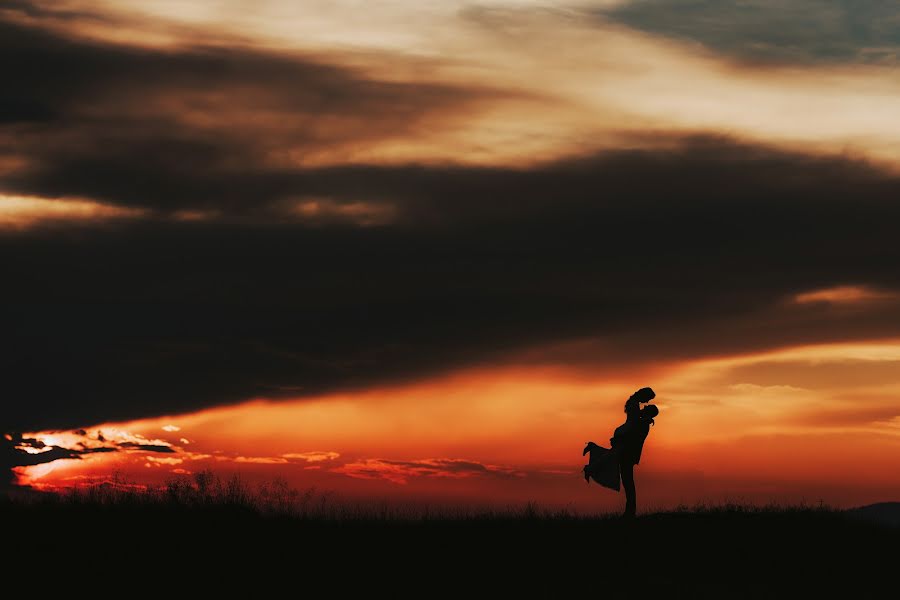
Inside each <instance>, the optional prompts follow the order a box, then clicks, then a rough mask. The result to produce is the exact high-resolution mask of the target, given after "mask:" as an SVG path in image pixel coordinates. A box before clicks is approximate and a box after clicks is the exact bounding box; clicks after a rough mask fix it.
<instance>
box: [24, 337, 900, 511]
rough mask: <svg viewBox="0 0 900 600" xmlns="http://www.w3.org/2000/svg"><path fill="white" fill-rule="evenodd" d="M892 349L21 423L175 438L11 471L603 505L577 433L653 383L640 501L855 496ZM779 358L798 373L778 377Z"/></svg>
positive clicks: (477, 378)
mask: <svg viewBox="0 0 900 600" xmlns="http://www.w3.org/2000/svg"><path fill="white" fill-rule="evenodd" d="M897 361H900V340H881V341H873V342H855V343H847V344H820V345H813V346H800V347H793V348H786V349H781V350H775V351H768V352H761V353H755V354H749V355H742V356H732V357H721V358H714V359H703V360H696V361H689V362H685V363H680V364H676V365H669V366H666V367H665V368H660V369H654V370H647V371H645V372H644V373H643V374H642V375H636V374H632V375H631V376H629V377H626V378H623V380H616V379H613V378H609V377H604V378H602V379H592V378H591V377H590V376H589V374H585V373H578V374H577V376H573V373H572V372H571V368H567V367H553V366H546V367H538V368H535V367H527V368H525V367H516V366H509V367H497V368H483V369H470V370H466V371H461V372H457V373H453V374H450V375H447V376H442V377H437V378H433V379H430V380H427V381H423V382H420V383H413V384H408V385H401V386H393V387H385V388H378V389H371V390H365V391H359V392H347V393H337V394H328V395H323V396H319V397H315V398H305V399H297V400H286V401H278V402H273V401H266V400H254V401H251V402H247V403H244V404H240V405H236V406H229V407H218V408H211V409H207V410H202V411H198V412H196V413H191V414H184V415H170V416H165V417H157V418H152V419H143V420H139V421H132V422H129V423H114V424H103V425H99V426H96V427H91V428H87V430H86V431H85V435H79V434H77V433H72V432H65V433H60V432H56V433H40V432H39V433H34V434H28V436H26V437H29V436H30V437H34V438H36V439H38V440H41V441H43V442H44V443H47V444H53V445H66V444H68V445H70V446H71V445H73V444H81V445H82V446H83V447H93V446H97V445H100V444H101V443H100V442H98V441H97V438H98V434H100V436H102V439H105V440H111V439H118V440H132V441H139V442H143V443H154V444H160V445H167V446H171V447H172V448H173V449H174V450H175V452H174V453H171V454H165V455H162V454H153V453H148V452H141V451H128V452H114V453H104V454H91V455H85V456H84V457H82V458H81V459H80V460H65V461H57V462H55V463H51V464H50V465H38V466H36V467H25V468H19V469H18V472H19V474H20V479H21V483H23V484H29V485H33V486H35V487H38V488H44V489H59V488H65V487H71V486H77V485H79V484H82V483H84V482H86V481H91V480H94V479H96V478H98V477H99V478H103V477H104V476H108V474H109V473H111V472H113V471H116V472H118V473H120V475H122V476H123V477H124V478H125V479H126V480H131V481H133V482H136V483H141V484H160V483H162V482H163V481H165V479H166V478H169V477H174V476H190V475H191V474H193V473H194V472H197V471H199V470H203V469H213V470H214V471H217V472H221V473H224V474H227V473H241V474H243V475H244V476H245V477H248V478H249V479H251V480H261V479H265V478H273V477H276V476H283V477H285V478H287V479H288V481H289V482H290V483H291V484H292V485H294V486H296V487H318V488H319V489H331V490H335V491H338V492H341V493H344V494H347V495H351V496H352V495H360V496H371V495H372V494H377V495H383V496H385V497H392V498H415V497H417V496H421V495H431V496H448V497H456V496H461V497H469V498H470V499H472V500H475V499H481V500H483V499H484V498H489V497H491V496H492V495H496V497H498V498H502V499H503V500H504V501H522V502H524V501H527V500H530V499H536V500H538V501H545V502H547V503H548V504H560V503H563V504H565V503H569V504H571V503H574V504H575V505H577V506H579V507H582V508H585V509H591V508H592V507H593V508H598V507H607V508H609V507H614V506H615V505H616V503H617V502H618V500H619V499H618V498H617V497H616V495H615V494H604V492H603V491H602V490H600V489H599V488H597V487H595V486H590V487H587V486H585V484H584V481H583V480H580V468H581V466H582V464H583V459H582V457H581V455H580V453H581V448H582V447H583V444H584V442H586V441H588V440H593V441H596V442H597V443H600V444H607V441H608V437H609V436H610V435H611V433H612V430H613V429H614V428H615V427H616V426H617V425H619V424H620V421H621V420H623V417H624V415H623V414H622V404H623V402H624V399H625V398H627V396H628V395H629V394H630V393H631V392H632V391H633V390H634V389H636V388H637V387H640V386H643V385H652V387H654V389H656V390H657V394H658V395H657V398H656V400H655V401H654V402H655V403H656V404H657V405H658V406H659V407H660V416H659V417H658V418H657V424H656V426H655V427H653V428H652V430H651V434H650V437H649V438H648V441H647V446H646V448H645V454H644V458H643V459H642V463H641V465H640V466H639V467H638V471H637V473H638V475H637V476H638V481H639V490H640V489H641V485H640V482H641V481H642V480H643V481H644V486H643V488H644V492H645V493H644V495H643V496H642V502H643V503H644V504H645V505H647V504H649V505H655V506H666V505H671V504H674V503H681V502H688V503H691V502H698V501H709V500H711V499H716V498H719V499H723V498H736V497H742V498H749V499H752V500H753V501H760V502H764V501H785V500H794V501H796V500H801V499H805V500H809V501H813V500H815V501H818V500H824V501H826V502H829V503H833V504H837V505H844V504H853V503H861V502H868V501H876V500H879V499H881V500H884V499H886V498H889V497H890V495H891V494H893V496H894V497H896V496H897V495H900V483H898V482H897V481H896V478H895V477H894V475H893V474H894V473H896V472H898V469H900V417H898V416H897V415H900V404H898V403H896V402H895V403H893V404H888V405H885V403H884V401H883V398H885V397H897V396H898V395H900V375H898V371H897V369H896V363H897ZM786 368H787V369H788V370H786ZM860 368H862V369H865V370H866V372H867V373H868V374H869V376H872V377H873V382H872V384H871V385H870V386H867V387H860V386H858V385H857V384H855V383H853V382H851V383H850V385H848V386H842V385H840V384H835V383H834V382H833V380H826V386H825V387H819V388H816V387H815V386H814V383H815V375H816V373H826V372H829V371H831V372H834V371H836V370H837V371H840V370H853V369H860ZM791 370H793V371H794V372H797V373H805V375H798V376H797V378H796V379H794V380H791V379H790V377H789V376H788V378H787V379H783V378H784V377H785V373H788V372H791ZM875 375H877V377H875ZM624 379H629V381H625V380H624ZM867 395H869V396H871V399H870V400H868V401H867V400H866V396H867ZM891 448H893V449H896V452H890V451H887V450H888V449H891ZM835 473H840V474H841V476H840V481H839V482H836V481H835V480H834V478H835ZM838 484H840V485H838Z"/></svg>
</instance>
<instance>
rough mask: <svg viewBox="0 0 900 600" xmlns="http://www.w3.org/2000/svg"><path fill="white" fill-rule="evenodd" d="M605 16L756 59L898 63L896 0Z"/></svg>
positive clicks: (744, 2) (615, 11) (714, 6)
mask: <svg viewBox="0 0 900 600" xmlns="http://www.w3.org/2000/svg"><path fill="white" fill-rule="evenodd" d="M597 14H599V15H602V16H603V17H604V18H608V19H612V20H614V21H618V22H621V23H624V24H625V25H628V26H630V27H634V28H636V29H641V30H644V31H649V32H651V33H658V34H661V35H665V36H670V37H675V38H679V39H682V40H688V41H693V42H697V43H699V44H702V45H704V46H707V47H709V48H711V49H713V50H715V51H718V52H723V53H725V54H728V55H731V56H734V57H736V58H738V59H742V60H749V61H775V62H800V63H811V62H823V61H835V62H861V63H883V64H890V65H895V64H897V61H898V58H900V8H898V6H897V3H896V2H892V1H890V0H791V1H790V2H782V1H779V0H635V1H633V2H626V3H623V4H621V5H619V6H615V7H612V8H601V9H598V10H597Z"/></svg>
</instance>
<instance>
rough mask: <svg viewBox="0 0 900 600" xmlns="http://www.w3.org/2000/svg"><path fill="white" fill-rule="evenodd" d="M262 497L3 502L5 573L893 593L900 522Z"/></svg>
mask: <svg viewBox="0 0 900 600" xmlns="http://www.w3.org/2000/svg"><path fill="white" fill-rule="evenodd" d="M273 498H274V497H273ZM268 501H269V502H270V505H269V508H268V509H267V508H265V507H264V506H263V507H262V508H261V506H260V505H259V503H256V502H249V501H247V499H242V498H235V499H231V500H229V499H227V498H224V497H223V498H216V499H212V500H211V499H209V498H206V499H204V498H200V497H194V498H193V500H192V499H191V498H186V497H181V498H178V497H175V496H171V497H169V498H168V499H166V498H164V497H160V498H159V499H157V500H155V501H148V500H147V498H146V497H142V496H140V495H137V496H127V495H126V496H117V497H116V499H115V500H113V501H110V500H109V498H105V499H104V498H100V497H83V498H75V499H73V498H62V499H58V498H36V497H32V498H27V499H24V500H23V499H16V500H0V523H2V528H3V534H4V540H5V541H6V544H5V546H6V548H7V550H12V552H11V553H10V556H9V558H7V559H5V561H4V567H5V568H4V573H5V575H6V577H7V578H12V579H21V580H22V581H28V582H38V583H40V584H41V585H48V584H54V583H55V584H60V583H62V584H63V585H71V586H72V589H73V590H76V589H81V586H83V585H89V586H96V587H97V588H98V591H99V590H101V589H102V590H108V589H109V588H108V587H107V586H111V585H116V586H119V585H125V586H127V588H125V589H128V590H139V589H142V590H144V591H150V592H153V593H165V594H166V595H174V596H176V597H182V596H183V595H186V594H189V593H190V594H192V595H193V594H198V593H199V594H203V597H207V596H210V595H213V594H221V593H228V595H229V597H231V596H232V595H242V596H250V597H253V598H257V597H260V598H261V597H266V596H270V595H274V594H276V593H277V594H278V597H282V596H288V597H317V598H318V597H332V596H337V597H341V596H342V595H345V594H348V593H354V594H357V593H360V594H362V593H365V594H370V595H375V594H377V595H378V597H381V596H385V595H386V597H394V596H398V595H403V596H409V595H415V596H417V597H430V596H447V595H452V596H466V597H470V596H471V597H481V596H482V595H484V594H487V593H492V594H502V595H503V596H504V597H506V596H508V595H512V594H516V595H519V594H528V597H531V596H534V595H537V596H539V597H548V598H557V597H559V598H562V597H566V596H571V595H573V594H577V595H578V597H580V596H582V595H583V596H586V597H596V598H630V597H648V596H655V597H659V598H701V597H707V598H736V597H740V598H780V597H801V598H805V597H827V598H831V597H839V596H845V597H850V598H866V597H875V596H879V597H896V593H897V585H898V584H897V579H896V572H895V571H896V568H897V564H898V562H897V561H898V548H900V546H898V542H900V529H898V528H897V527H894V526H891V525H888V524H884V523H876V522H873V521H869V520H866V519H863V518H859V516H858V515H852V514H850V513H845V512H840V511H832V510H827V509H823V508H789V509H784V508H767V509H754V508H747V507H736V506H725V507H717V508H697V509H691V510H680V511H674V512H664V513H656V514H648V515H643V516H640V517H639V518H637V519H636V520H635V521H633V522H623V521H621V520H620V519H618V518H615V517H593V518H586V517H576V516H573V515H569V514H566V513H565V512H556V513H545V512H542V511H541V510H538V509H535V508H534V507H526V508H521V509H510V510H506V511H499V512H493V513H489V512H470V513H464V512H460V513H454V512H447V511H442V512H440V513H438V514H435V513H434V512H423V511H418V512H408V513H402V512H400V513H398V512H393V511H391V510H384V511H382V510H379V509H377V508H371V507H370V508H362V509H359V508H350V507H340V506H328V507H326V506H325V504H324V503H322V504H316V500H315V498H312V499H310V498H308V497H307V498H305V499H303V498H297V497H291V498H287V499H285V498H281V499H278V498H275V499H272V498H270V499H269V500H268ZM303 502H305V504H303ZM279 503H281V504H279ZM301 505H302V506H303V508H302V510H300V509H298V508H297V507H298V506H301ZM876 512H877V511H876ZM888 512H890V511H888ZM117 589H122V588H118V587H117ZM129 593H130V592H129Z"/></svg>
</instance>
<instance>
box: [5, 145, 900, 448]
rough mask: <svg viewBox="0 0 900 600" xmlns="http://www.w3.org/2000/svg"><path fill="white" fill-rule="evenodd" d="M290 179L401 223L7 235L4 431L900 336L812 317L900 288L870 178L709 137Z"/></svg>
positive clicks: (869, 321) (874, 174)
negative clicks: (571, 350)
mask: <svg viewBox="0 0 900 600" xmlns="http://www.w3.org/2000/svg"><path fill="white" fill-rule="evenodd" d="M258 177H259V178H260V181H265V172H260V173H259V174H258ZM290 177H294V178H296V180H297V181H300V182H303V184H302V185H304V186H306V187H305V188H301V189H316V190H321V191H323V192H325V191H327V192H329V193H330V195H331V196H333V197H335V198H337V199H339V201H350V200H353V201H359V200H360V199H366V198H368V199H369V201H370V202H376V203H377V202H390V203H393V204H394V205H396V207H397V210H396V218H395V220H394V221H393V222H391V223H390V224H387V225H382V226H378V227H358V226H355V225H352V224H348V223H332V224H328V225H317V226H311V225H306V224H304V223H302V222H299V223H298V222H295V221H281V222H276V221H272V220H261V221H260V220H255V219H254V218H251V217H248V218H246V219H245V220H243V221H211V222H202V221H201V222H190V223H179V222H171V221H159V220H149V221H138V222H131V223H129V224H125V225H122V226H118V227H99V228H92V227H84V226H72V227H69V228H63V229H54V230H43V229H35V230H31V231H27V232H19V233H15V234H8V235H5V236H0V256H2V259H0V277H2V279H3V281H7V282H10V284H9V286H8V287H7V290H6V292H5V294H4V296H3V298H2V299H0V302H2V304H3V314H5V315H7V321H8V322H7V324H6V325H5V327H4V330H5V331H4V336H3V344H2V347H0V355H2V364H3V365H4V370H5V372H4V376H3V381H4V385H5V387H6V397H7V398H9V400H8V401H7V403H8V404H9V406H8V408H6V409H5V410H4V412H3V420H4V421H5V422H4V423H3V425H4V429H7V430H9V429H12V430H21V429H25V430H28V429H32V430H33V429H44V428H48V427H76V426H82V425H85V424H91V423H98V422H103V421H108V420H113V419H115V420H120V419H128V418H136V417H142V416H147V415H150V414H172V413H178V412H181V411H189V410H193V409H197V408H200V407H204V406H210V405H216V404H224V403H230V402H236V401H240V400H244V399H247V398H250V397H259V396H262V397H281V396H297V395H303V394H310V393H315V392H318V391H322V390H329V389H336V388H353V387H357V386H364V385H370V384H372V383H375V382H379V381H381V382H388V381H396V380H402V379H409V378H415V377H420V376H424V375H426V374H429V373H435V372H438V371H440V370H443V369H447V368H452V367H456V366H464V365H473V364H480V363H483V362H484V361H494V360H502V359H503V357H508V356H509V355H511V354H514V353H516V352H519V351H521V350H523V349H527V348H530V347H535V346H544V345H549V344H557V343H559V342H566V341H570V340H577V339H583V338H589V339H591V340H593V342H592V343H591V344H590V345H588V346H585V347H582V348H581V349H580V351H578V352H576V354H575V355H571V354H570V355H565V354H562V355H560V356H559V360H562V361H565V362H572V363H581V364H585V365H589V364H593V365H596V366H597V367H598V368H599V367H602V368H607V369H614V368H618V367H621V366H622V365H624V364H628V363H632V362H636V361H637V362H644V361H654V360H668V359H678V358H684V357H689V356H701V355H709V354H715V353H719V352H732V351H746V350H751V349H755V348H767V347H773V346H778V345H783V344H787V343H801V342H810V341H823V340H839V339H853V338H858V337H884V336H888V335H897V334H900V326H898V325H897V324H898V323H900V319H898V318H897V316H898V307H897V306H896V303H886V304H879V305H877V306H876V307H873V308H871V310H865V311H857V312H849V313H846V314H845V313H842V312H837V313H835V312H834V311H832V310H830V309H829V308H828V307H827V306H819V305H798V304H796V303H792V302H791V301H790V298H791V297H792V296H793V294H796V293H798V292H802V291H808V290H810V289H818V288H823V287H829V286H833V285H839V284H850V283H857V284H867V285H872V286H875V287H878V288H884V289H897V288H900V281H898V278H900V274H898V272H897V270H896V264H898V259H900V256H898V254H900V248H898V246H897V244H896V243H895V226H894V224H895V223H896V222H897V221H898V218H900V204H898V202H897V197H898V195H897V192H898V190H900V185H898V181H897V179H896V178H895V177H894V176H892V175H890V174H886V173H882V172H879V171H877V170H875V169H873V168H872V167H870V166H868V165H865V164H860V163H856V162H853V161H851V160H844V159H840V158H828V159H818V158H811V157H807V156H802V155H793V154H786V153H780V152H777V151H773V150H767V149H764V148H748V147H744V146H740V145H735V144H733V143H729V142H728V141H725V140H688V141H685V143H684V144H683V146H682V147H681V148H679V149H676V150H667V151H641V152H609V153H604V154H603V155H599V156H596V157H592V158H585V159H578V160H572V161H564V162H560V163H556V164H551V165H545V166H543V167H535V168H533V169H529V170H517V169H477V168H465V167H396V168H394V167H336V168H330V169H320V170H311V171H298V172H296V173H293V174H291V175H290ZM298 185H299V184H298Z"/></svg>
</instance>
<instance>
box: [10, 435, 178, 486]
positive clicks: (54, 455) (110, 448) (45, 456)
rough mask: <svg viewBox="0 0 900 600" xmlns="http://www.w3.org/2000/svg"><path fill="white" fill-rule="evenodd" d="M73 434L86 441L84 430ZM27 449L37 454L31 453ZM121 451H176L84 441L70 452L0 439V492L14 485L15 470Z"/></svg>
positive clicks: (33, 441)
mask: <svg viewBox="0 0 900 600" xmlns="http://www.w3.org/2000/svg"><path fill="white" fill-rule="evenodd" d="M73 433H75V434H76V435H79V436H82V437H85V438H86V437H87V432H85V431H84V430H76V431H74V432H73ZM97 437H98V440H99V441H101V442H105V440H104V439H103V436H102V435H99V434H98V436H97ZM30 449H31V450H37V451H38V452H31V451H29V450H30ZM120 451H130V452H134V451H138V452H157V453H172V452H175V449H174V448H172V447H171V446H164V445H159V444H151V443H146V444H145V443H140V442H111V443H109V444H108V445H105V446H93V447H90V446H86V445H85V443H84V441H82V442H77V443H75V447H71V448H70V447H63V446H50V445H48V444H46V443H44V442H43V441H41V440H39V439H35V438H28V437H24V436H22V434H19V433H12V434H5V435H4V436H3V437H2V438H0V491H2V490H3V488H4V487H5V486H7V485H11V484H12V483H13V482H14V479H15V477H14V475H13V471H12V469H13V468H15V467H30V466H34V465H42V464H45V463H50V462H54V461H57V460H63V459H70V460H80V459H81V458H82V457H83V456H85V455H87V454H96V453H106V452H120Z"/></svg>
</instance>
